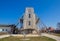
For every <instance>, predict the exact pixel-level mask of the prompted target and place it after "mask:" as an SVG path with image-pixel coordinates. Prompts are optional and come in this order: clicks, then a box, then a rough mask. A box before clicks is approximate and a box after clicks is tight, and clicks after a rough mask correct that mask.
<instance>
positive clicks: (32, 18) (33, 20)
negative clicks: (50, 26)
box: [20, 7, 39, 34]
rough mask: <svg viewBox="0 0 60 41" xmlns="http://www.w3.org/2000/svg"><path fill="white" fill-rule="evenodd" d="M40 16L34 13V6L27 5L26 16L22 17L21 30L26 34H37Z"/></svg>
mask: <svg viewBox="0 0 60 41" xmlns="http://www.w3.org/2000/svg"><path fill="white" fill-rule="evenodd" d="M38 20H39V19H38V18H37V17H36V15H35V13H34V8H32V7H27V8H26V9H25V13H24V16H23V17H22V18H21V19H20V22H21V23H22V26H21V32H23V31H25V33H26V34H37V33H38V27H37V23H38Z"/></svg>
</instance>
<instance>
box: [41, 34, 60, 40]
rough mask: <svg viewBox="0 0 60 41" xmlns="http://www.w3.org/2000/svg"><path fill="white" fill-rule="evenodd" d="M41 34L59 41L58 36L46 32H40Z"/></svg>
mask: <svg viewBox="0 0 60 41" xmlns="http://www.w3.org/2000/svg"><path fill="white" fill-rule="evenodd" d="M41 35H42V36H46V37H49V38H52V39H55V40H57V41H60V37H58V36H54V35H51V34H47V33H42V34H41Z"/></svg>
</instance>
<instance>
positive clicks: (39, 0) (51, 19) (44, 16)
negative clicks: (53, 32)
mask: <svg viewBox="0 0 60 41" xmlns="http://www.w3.org/2000/svg"><path fill="white" fill-rule="evenodd" d="M26 7H33V8H34V10H35V13H36V15H37V16H38V17H39V18H41V20H42V21H43V22H44V24H45V25H46V26H48V27H49V26H52V27H55V28H56V24H57V23H58V22H60V0H0V24H16V23H17V22H19V21H18V18H19V17H20V18H21V16H22V15H23V13H24V10H25V8H26Z"/></svg>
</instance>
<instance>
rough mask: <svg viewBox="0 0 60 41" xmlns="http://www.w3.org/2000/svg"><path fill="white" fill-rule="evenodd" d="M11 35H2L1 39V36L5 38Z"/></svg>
mask: <svg viewBox="0 0 60 41" xmlns="http://www.w3.org/2000/svg"><path fill="white" fill-rule="evenodd" d="M9 36H10V35H0V39H1V38H5V37H9Z"/></svg>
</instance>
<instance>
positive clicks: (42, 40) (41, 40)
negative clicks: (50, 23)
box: [0, 36, 56, 41]
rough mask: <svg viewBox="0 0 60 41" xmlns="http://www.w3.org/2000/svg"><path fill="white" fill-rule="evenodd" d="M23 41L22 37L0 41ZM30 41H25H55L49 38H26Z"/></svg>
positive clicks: (0, 40)
mask: <svg viewBox="0 0 60 41" xmlns="http://www.w3.org/2000/svg"><path fill="white" fill-rule="evenodd" d="M21 39H23V38H22V37H7V38H3V39H0V41H23V40H21ZM28 39H30V40H27V41H56V40H54V39H51V38H48V37H45V36H43V37H30V38H28Z"/></svg>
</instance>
